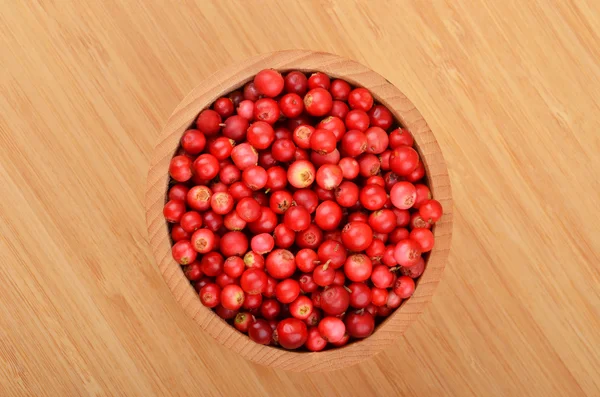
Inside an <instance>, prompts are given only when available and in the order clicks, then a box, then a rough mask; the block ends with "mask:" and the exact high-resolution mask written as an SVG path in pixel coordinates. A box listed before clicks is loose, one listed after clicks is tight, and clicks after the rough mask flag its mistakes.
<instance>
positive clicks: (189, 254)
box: [171, 240, 197, 265]
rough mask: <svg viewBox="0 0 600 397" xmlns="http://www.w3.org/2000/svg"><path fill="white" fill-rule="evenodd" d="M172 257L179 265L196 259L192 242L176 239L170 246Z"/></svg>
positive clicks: (187, 263)
mask: <svg viewBox="0 0 600 397" xmlns="http://www.w3.org/2000/svg"><path fill="white" fill-rule="evenodd" d="M171 252H172V255H173V259H175V260H176V261H177V263H179V264H181V265H189V264H190V263H192V262H193V261H195V260H196V255H197V253H196V251H194V248H193V247H192V243H190V242H189V241H187V240H182V241H178V242H176V243H175V244H173V247H172V248H171Z"/></svg>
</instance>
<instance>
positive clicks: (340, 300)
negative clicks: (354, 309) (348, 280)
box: [321, 285, 350, 316]
mask: <svg viewBox="0 0 600 397" xmlns="http://www.w3.org/2000/svg"><path fill="white" fill-rule="evenodd" d="M349 305H350V294H348V291H346V290H345V289H344V287H342V286H339V285H333V286H331V287H328V288H326V289H325V291H323V292H322V293H321V309H322V310H323V311H324V312H325V313H326V314H328V315H330V316H337V315H339V314H342V313H344V312H345V311H346V310H347V309H348V306H349Z"/></svg>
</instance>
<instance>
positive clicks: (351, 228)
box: [342, 221, 373, 252]
mask: <svg viewBox="0 0 600 397" xmlns="http://www.w3.org/2000/svg"><path fill="white" fill-rule="evenodd" d="M371 241H373V230H372V229H371V228H370V227H369V225H367V224H366V223H364V222H356V221H353V222H349V223H348V224H347V225H346V226H344V228H343V229H342V242H343V243H344V246H346V248H348V249H349V250H351V251H357V252H358V251H363V250H366V249H367V247H368V246H369V245H370V244H371Z"/></svg>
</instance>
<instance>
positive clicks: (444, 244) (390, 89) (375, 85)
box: [145, 50, 453, 371]
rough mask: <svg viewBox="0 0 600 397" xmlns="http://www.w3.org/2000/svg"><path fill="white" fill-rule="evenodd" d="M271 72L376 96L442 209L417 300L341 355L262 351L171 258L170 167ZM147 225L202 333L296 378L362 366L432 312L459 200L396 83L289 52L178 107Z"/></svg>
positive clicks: (230, 69) (150, 193)
mask: <svg viewBox="0 0 600 397" xmlns="http://www.w3.org/2000/svg"><path fill="white" fill-rule="evenodd" d="M265 68H272V69H276V70H279V71H281V72H285V71H290V70H300V71H303V72H316V71H320V72H324V73H326V74H328V75H329V76H332V77H334V78H342V79H344V80H346V81H348V82H349V83H351V84H353V85H356V86H361V87H365V88H367V89H369V90H370V91H371V92H372V94H373V96H374V98H375V99H376V100H377V101H378V102H379V103H381V104H383V105H385V106H386V107H387V108H388V109H389V110H390V111H391V112H392V114H393V115H394V117H395V118H396V119H397V120H398V121H400V123H401V124H402V126H403V127H404V128H406V129H408V130H409V131H410V132H411V133H412V134H413V136H414V139H415V147H416V149H417V151H418V152H419V154H420V156H421V159H422V161H423V164H424V166H425V170H426V176H427V179H428V181H429V187H430V189H431V193H432V196H433V197H434V198H435V199H436V200H438V201H440V202H441V204H442V205H443V208H444V215H443V217H442V219H441V220H440V222H438V223H437V224H436V225H435V226H434V228H433V233H434V236H435V239H436V240H435V241H436V244H435V246H434V248H433V250H432V251H431V252H430V254H429V257H428V258H427V265H426V267H425V271H424V272H423V274H422V275H421V277H420V278H419V279H418V280H417V283H416V289H415V292H414V294H413V296H412V297H411V298H410V299H408V300H405V301H403V302H402V304H401V306H400V307H399V308H398V309H396V310H395V311H394V312H393V313H392V314H391V315H390V316H389V317H388V318H387V319H386V320H385V321H384V322H383V323H381V324H379V326H378V327H377V328H376V329H375V331H374V333H373V334H372V335H371V336H369V337H368V338H365V339H363V340H360V341H356V342H353V343H351V344H349V345H346V346H344V347H341V348H336V349H330V350H326V351H322V352H294V351H287V350H283V349H279V348H275V347H271V346H264V345H259V344H257V343H255V342H253V341H252V340H250V338H249V337H248V336H247V335H245V334H242V333H241V332H239V331H237V330H236V329H235V328H234V327H232V326H230V325H229V324H227V323H226V322H225V321H224V320H223V319H221V318H220V317H219V316H217V315H216V314H215V313H214V312H213V311H212V310H210V309H209V308H207V307H205V306H203V305H202V304H201V302H200V299H199V298H198V294H197V293H196V291H195V290H194V288H193V286H192V285H191V283H190V282H189V280H188V279H187V278H186V277H185V275H184V273H183V271H182V269H181V266H180V265H179V264H178V263H177V262H176V261H175V260H174V259H173V258H172V256H171V240H170V234H169V228H168V224H167V222H166V221H165V220H164V218H163V215H162V208H163V206H164V203H165V198H166V190H167V188H168V186H169V173H168V168H169V162H170V159H171V158H172V157H173V155H174V153H175V151H176V150H177V148H178V146H179V141H180V139H181V136H182V134H183V132H184V131H185V130H186V129H188V128H189V126H190V125H191V124H192V122H193V121H194V120H195V118H196V116H197V114H198V113H199V112H200V111H201V110H202V109H204V108H206V107H208V105H210V104H211V103H213V102H214V101H215V100H216V99H218V98H219V97H221V96H222V95H225V94H227V93H229V92H231V91H233V90H235V89H238V88H240V87H242V86H243V84H245V83H246V82H248V81H250V80H251V79H252V78H253V76H254V75H256V73H258V72H259V71H260V70H262V69H265ZM145 207H146V221H147V227H148V237H149V243H150V246H151V249H152V252H153V255H154V258H155V260H156V262H157V264H158V268H159V270H160V273H161V275H162V277H163V279H164V280H165V282H166V284H167V286H168V287H169V289H170V290H171V292H172V294H173V297H174V298H175V300H176V301H177V302H178V303H179V304H180V305H181V307H182V308H183V310H184V311H185V313H186V314H187V315H189V316H190V317H191V318H192V319H193V320H194V321H195V322H196V323H197V324H198V325H200V327H201V328H202V329H204V330H205V331H207V332H208V333H209V334H210V335H211V336H212V337H214V338H215V339H216V340H217V341H218V342H219V343H220V344H222V345H224V346H226V347H228V348H229V349H231V350H233V351H235V352H236V353H238V354H240V355H241V356H242V357H244V358H246V359H248V360H251V361H253V362H255V363H258V364H262V365H267V366H271V367H276V368H282V369H286V370H291V371H323V370H333V369H338V368H342V367H346V366H349V365H353V364H356V363H358V362H360V361H362V360H364V359H366V358H368V357H371V356H373V355H374V354H376V353H378V352H380V351H381V350H383V349H384V347H386V346H388V345H389V344H391V343H393V342H394V341H395V340H397V339H398V337H399V336H401V335H402V334H403V333H404V331H405V330H406V329H407V328H408V326H409V325H410V324H411V323H412V322H414V321H415V320H416V318H417V317H418V315H419V314H420V313H421V312H422V311H423V310H424V308H425V307H426V306H427V304H429V302H430V301H431V298H432V296H433V293H434V291H435V289H436V287H437V285H438V283H439V281H440V279H441V277H442V273H443V271H444V268H445V265H446V262H447V259H448V255H449V251H450V245H451V240H452V223H453V219H452V218H453V217H452V211H453V205H452V192H451V186H450V178H449V174H448V169H447V167H446V163H445V161H444V157H443V155H442V152H441V149H440V147H439V145H438V143H437V141H436V139H435V137H434V135H433V133H432V131H431V129H430V128H429V126H428V125H427V123H426V122H425V120H424V118H423V116H422V115H421V113H420V112H419V111H418V110H417V108H416V107H415V106H414V105H413V103H412V102H411V101H410V100H409V99H408V98H407V97H406V96H405V95H404V94H402V92H401V91H400V90H399V89H398V88H396V87H395V86H394V85H393V84H392V83H390V82H389V81H388V80H386V79H385V78H383V77H382V76H381V75H379V74H378V73H376V72H374V71H373V70H371V69H370V68H368V67H366V66H364V65H362V64H360V63H358V62H356V61H353V60H349V59H346V58H343V57H340V56H337V55H334V54H329V53H324V52H314V51H308V50H285V51H277V52H273V53H268V54H261V55H257V56H254V57H251V58H248V59H246V60H243V61H241V62H237V63H234V64H231V65H229V66H227V67H225V68H222V69H220V70H218V71H217V72H215V73H213V74H212V75H210V76H208V77H207V78H206V79H205V80H204V81H203V82H202V83H201V84H200V85H198V86H197V87H195V88H194V89H193V90H192V91H191V92H190V93H189V94H188V95H187V96H186V97H185V98H184V99H183V100H182V101H181V102H180V103H179V105H177V107H176V108H175V110H174V111H173V113H172V114H171V116H170V117H169V119H168V121H167V122H166V124H165V126H164V128H163V129H162V132H161V136H160V138H159V140H158V143H157V145H156V146H155V148H154V151H153V155H152V160H151V163H150V169H149V172H148V178H147V186H146V197H145Z"/></svg>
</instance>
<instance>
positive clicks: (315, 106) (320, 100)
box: [304, 87, 368, 117]
mask: <svg viewBox="0 0 600 397" xmlns="http://www.w3.org/2000/svg"><path fill="white" fill-rule="evenodd" d="M332 106H333V100H332V98H331V94H330V93H329V92H328V91H327V90H326V89H324V88H320V87H318V88H313V89H312V90H310V91H309V92H308V93H307V94H306V95H305V96H304V107H305V108H306V112H307V113H308V114H310V115H311V116H325V115H326V114H327V113H329V111H330V110H331V107H332ZM367 117H368V116H367Z"/></svg>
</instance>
